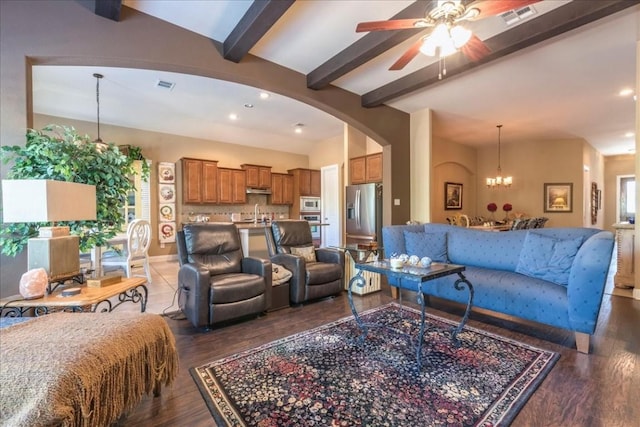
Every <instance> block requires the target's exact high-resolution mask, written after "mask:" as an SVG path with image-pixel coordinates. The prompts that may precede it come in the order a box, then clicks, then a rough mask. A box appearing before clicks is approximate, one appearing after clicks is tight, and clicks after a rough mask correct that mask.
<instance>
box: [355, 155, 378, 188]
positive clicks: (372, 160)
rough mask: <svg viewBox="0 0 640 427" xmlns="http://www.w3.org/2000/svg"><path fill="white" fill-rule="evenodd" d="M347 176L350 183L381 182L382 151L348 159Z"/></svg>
mask: <svg viewBox="0 0 640 427" xmlns="http://www.w3.org/2000/svg"><path fill="white" fill-rule="evenodd" d="M349 177H350V180H351V184H367V183H370V182H382V153H375V154H369V155H367V156H360V157H354V158H353V159H350V160H349Z"/></svg>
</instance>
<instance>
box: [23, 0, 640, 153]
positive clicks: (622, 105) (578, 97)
mask: <svg viewBox="0 0 640 427" xmlns="http://www.w3.org/2000/svg"><path fill="white" fill-rule="evenodd" d="M123 3H124V5H126V6H129V7H132V8H135V9H137V10H139V11H141V12H144V13H147V14H150V15H153V16H156V17H158V18H160V19H163V20H166V21H169V22H172V23H174V24H175V25H179V26H181V27H184V28H186V29H189V30H191V31H194V32H196V33H199V34H202V35H204V36H206V37H209V38H212V39H215V40H218V41H223V40H224V39H225V38H226V37H227V36H228V35H229V33H230V32H231V30H232V29H233V27H234V26H235V25H236V24H237V22H238V21H239V20H240V19H241V17H242V16H243V14H244V13H245V12H246V10H247V9H248V8H249V6H250V4H251V1H245V0H217V1H190V0H182V1H171V0H164V1H153V0H124V2H123ZM411 3H412V1H380V0H378V1H363V0H355V1H345V0H342V1H332V0H314V1H303V2H295V3H294V4H293V6H291V8H290V9H289V10H288V11H287V12H286V13H285V14H284V16H283V17H282V18H281V19H280V20H279V21H278V22H277V23H276V24H275V25H274V26H273V27H272V28H271V29H270V30H269V31H268V32H267V34H266V35H265V36H264V37H263V38H262V39H261V40H260V41H259V42H258V43H257V44H256V45H255V46H254V47H253V48H252V49H251V50H250V53H251V54H252V55H255V56H258V57H261V58H264V59H266V60H269V61H272V62H275V63H277V64H280V65H283V66H285V67H287V68H291V69H293V70H296V71H299V72H301V73H304V74H306V73H309V72H310V71H312V70H314V69H315V68H316V67H317V66H319V65H320V64H322V63H323V62H325V61H326V60H327V59H329V58H330V57H332V56H333V55H335V54H337V53H338V52H340V51H342V50H343V49H344V48H346V47H347V46H348V45H350V44H352V43H353V42H355V41H356V40H358V39H359V38H360V37H362V36H363V34H357V33H356V32H355V27H356V24H357V23H358V22H362V21H372V20H384V19H389V18H391V17H392V16H393V15H395V14H396V13H398V12H399V11H401V10H402V9H404V8H405V7H407V6H408V5H409V4H411ZM564 3H567V1H560V0H544V1H542V2H540V3H536V4H534V8H535V9H536V10H537V11H538V14H542V13H545V12H547V11H549V10H551V9H553V8H556V7H559V6H561V5H562V4H564ZM506 28H507V27H506V24H505V23H504V22H503V21H502V19H501V18H500V17H490V18H485V19H483V20H480V21H477V22H475V23H473V24H471V25H470V29H472V30H473V31H474V33H475V34H476V35H477V36H478V37H480V39H486V38H488V37H491V36H493V35H495V34H497V33H499V32H501V31H504V30H505V29H506ZM639 39H640V6H634V7H632V8H628V9H625V10H623V11H622V12H619V13H617V14H614V15H612V16H609V17H607V18H604V19H601V20H599V21H597V22H594V23H591V24H588V25H586V26H583V27H580V28H578V29H576V30H573V31H571V32H568V33H565V34H562V35H560V36H557V37H555V38H553V39H550V40H548V41H546V42H542V43H540V44H538V45H535V46H532V47H529V48H527V49H524V50H522V51H519V52H516V53H514V54H511V55H509V56H507V57H504V58H502V59H500V60H497V61H494V62H492V63H489V64H486V65H484V66H482V67H478V68H476V69H474V70H471V71H469V72H467V73H464V74H462V75H459V76H452V77H445V79H443V80H442V82H440V83H439V84H437V85H434V86H432V87H429V88H426V89H423V90H419V91H416V92H414V93H412V94H410V95H406V96H404V97H403V98H400V99H396V100H393V101H392V102H390V103H389V105H390V106H392V107H394V108H397V109H399V110H402V111H405V112H408V113H412V112H415V111H419V110H422V109H424V108H431V109H432V110H433V111H434V114H435V117H436V118H437V120H436V126H435V130H434V131H435V133H436V134H437V135H439V136H440V137H443V138H446V139H448V140H451V141H455V142H458V143H462V144H467V145H483V144H495V143H496V140H497V131H496V128H495V126H496V124H498V123H500V124H503V125H504V127H503V129H502V141H503V143H505V144H509V143H515V142H518V141H525V140H543V139H564V138H584V139H585V140H587V141H588V142H589V143H590V144H591V145H593V146H594V147H595V148H596V149H598V150H599V151H600V152H602V153H603V154H604V155H613V154H626V153H628V152H629V151H630V150H631V149H633V148H634V147H635V139H634V138H633V137H625V136H624V135H625V133H627V132H633V131H634V129H635V103H634V102H633V99H632V97H627V98H623V97H621V96H619V95H618V92H619V91H620V90H621V89H623V88H632V89H635V81H636V70H635V64H636V44H637V41H638V40H639ZM414 40H415V39H410V40H408V41H407V42H405V43H403V44H400V45H399V46H397V47H396V48H394V49H391V50H389V51H388V52H386V53H385V54H383V55H380V56H379V57H377V58H375V59H374V60H372V61H370V62H368V63H366V64H365V65H363V66H361V67H359V68H357V69H355V70H354V71H352V72H350V73H348V74H347V75H345V76H343V77H341V78H340V79H338V80H336V81H334V82H333V84H334V85H336V86H339V87H341V88H343V89H346V90H349V91H351V92H353V93H356V94H358V95H362V94H364V93H367V92H369V91H371V90H373V89H375V88H377V87H379V86H381V85H383V84H386V83H389V82H391V81H393V80H396V79H398V78H400V77H402V76H404V75H406V74H409V73H411V72H413V71H415V70H417V69H419V68H421V67H424V66H426V65H428V64H429V63H430V61H429V59H428V58H427V57H424V56H422V55H419V56H418V57H417V58H416V59H415V60H414V61H412V62H411V63H410V64H409V65H408V66H407V67H405V69H403V70H402V71H393V72H392V71H388V70H387V69H388V67H389V66H390V65H391V63H393V62H394V61H395V60H396V59H397V58H398V57H399V56H400V55H402V53H403V52H404V50H405V49H406V48H407V47H408V46H409V45H410V44H411V43H412V42H413V41H414ZM94 72H100V73H102V74H104V76H105V77H104V79H102V80H101V82H100V118H101V122H102V123H109V124H114V125H119V126H126V127H132V128H139V129H146V130H153V131H158V132H164V133H169V134H177V135H185V136H190V137H195V138H202V139H212V140H217V141H225V142H231V143H238V144H244V145H251V146H266V147H269V148H272V149H276V150H281V151H288V152H295V153H302V154H305V153H308V152H309V149H310V148H311V146H312V144H313V143H315V142H317V141H322V140H325V139H327V138H330V137H334V136H339V135H341V134H342V130H343V125H342V123H341V122H340V121H338V120H337V119H335V118H333V117H331V116H329V115H327V114H326V113H323V112H321V111H319V110H317V109H315V108H313V107H310V106H308V105H304V104H301V103H299V102H297V101H294V100H291V99H288V98H286V97H282V96H280V95H278V94H271V95H272V96H271V97H270V98H269V99H267V100H261V99H260V98H259V97H258V93H259V90H258V88H252V87H247V86H242V85H238V84H235V83H229V82H223V81H217V80H214V79H209V78H203V77H196V76H187V75H181V74H175V73H168V72H158V71H150V70H133V69H118V68H105V67H64V70H63V69H62V67H59V66H58V67H56V66H41V67H40V66H39V67H35V69H34V79H33V81H34V111H35V112H36V113H42V114H49V115H55V116H62V117H69V118H74V119H80V120H86V121H95V119H96V102H95V88H96V79H95V78H94V77H93V76H92V74H93V73H94ZM158 80H167V81H170V82H175V83H176V86H175V88H174V89H173V90H170V91H169V90H166V89H160V88H157V87H156V86H155V85H156V83H157V81H158ZM245 103H251V104H253V105H254V108H251V109H249V108H245V107H244V106H243V105H244V104H245ZM203 112H206V114H203ZM231 112H235V113H236V114H238V116H239V119H238V120H237V121H233V122H232V121H230V120H229V119H228V115H229V113H231ZM296 123H303V124H304V125H305V126H304V128H303V133H302V134H294V133H293V130H294V125H295V124H296Z"/></svg>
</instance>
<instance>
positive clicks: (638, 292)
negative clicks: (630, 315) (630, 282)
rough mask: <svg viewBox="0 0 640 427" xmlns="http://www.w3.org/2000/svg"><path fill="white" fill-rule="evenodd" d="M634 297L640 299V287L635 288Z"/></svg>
mask: <svg viewBox="0 0 640 427" xmlns="http://www.w3.org/2000/svg"><path fill="white" fill-rule="evenodd" d="M633 299H640V288H634V289H633Z"/></svg>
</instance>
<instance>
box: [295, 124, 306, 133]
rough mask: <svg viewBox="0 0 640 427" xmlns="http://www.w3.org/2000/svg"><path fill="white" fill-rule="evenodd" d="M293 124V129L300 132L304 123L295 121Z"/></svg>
mask: <svg viewBox="0 0 640 427" xmlns="http://www.w3.org/2000/svg"><path fill="white" fill-rule="evenodd" d="M294 126H295V129H294V132H295V133H302V128H303V127H304V123H296V124H295V125H294Z"/></svg>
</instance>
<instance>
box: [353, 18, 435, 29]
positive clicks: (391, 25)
mask: <svg viewBox="0 0 640 427" xmlns="http://www.w3.org/2000/svg"><path fill="white" fill-rule="evenodd" d="M431 26H432V24H429V23H428V22H427V21H426V20H424V19H420V18H411V19H391V20H388V21H370V22H360V23H359V24H358V26H357V27H356V33H363V32H366V31H386V30H405V29H407V28H424V27H431Z"/></svg>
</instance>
